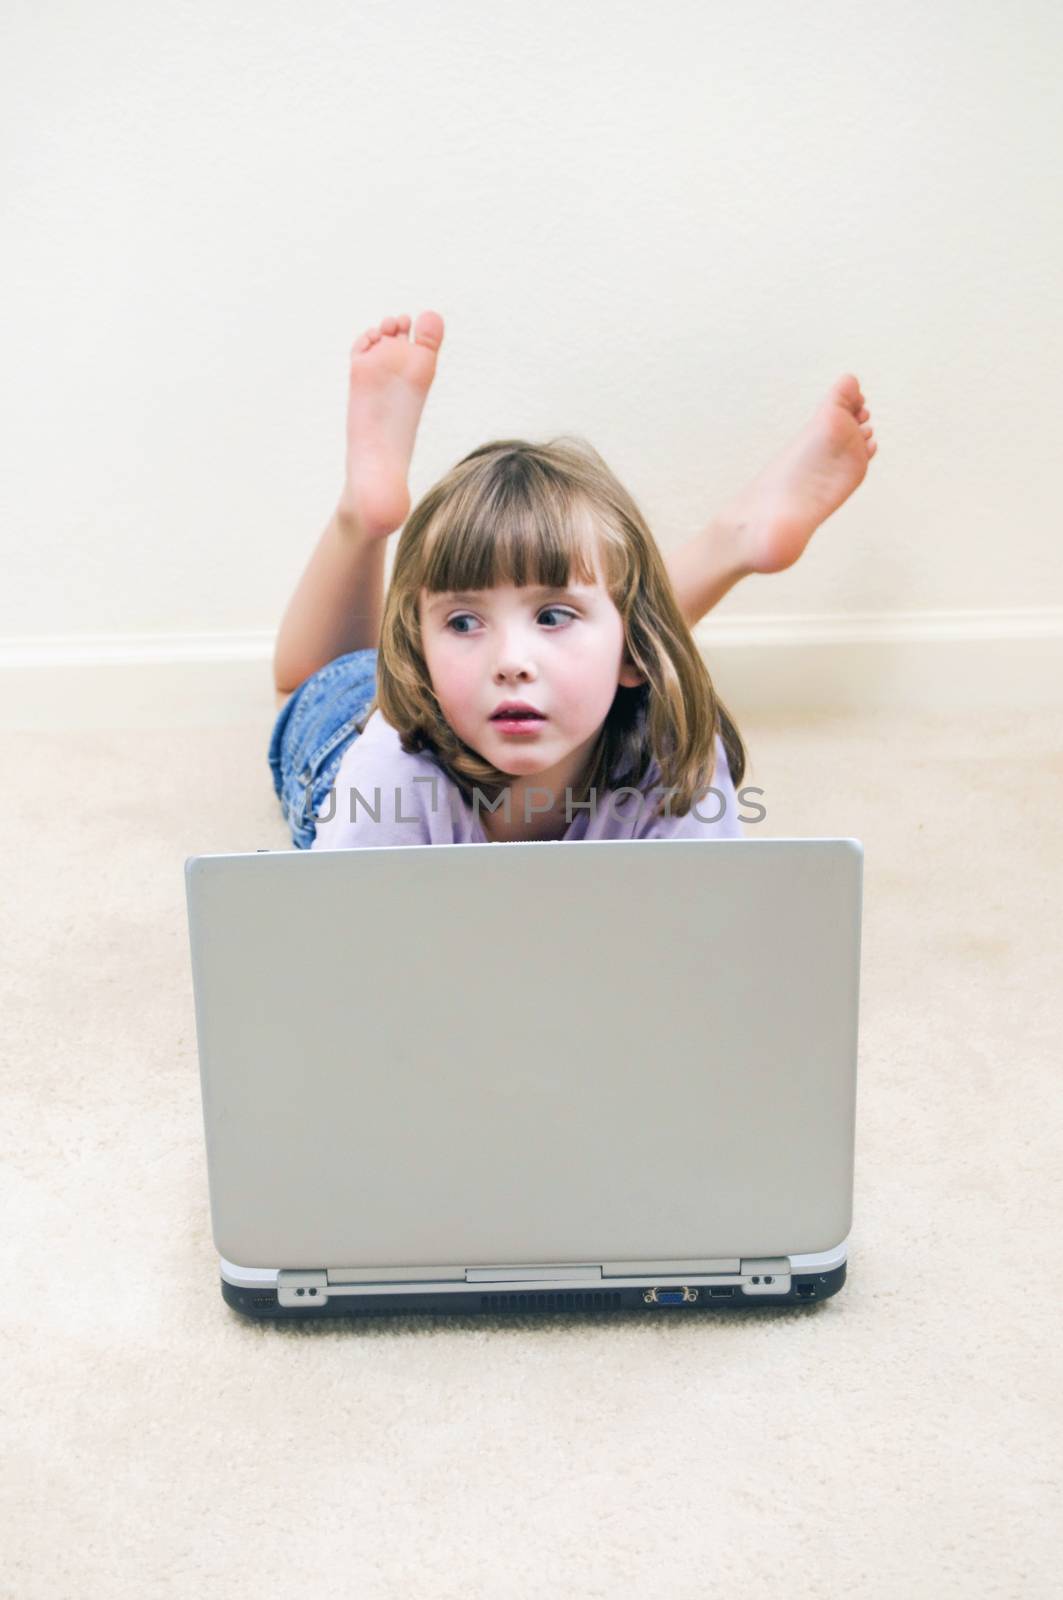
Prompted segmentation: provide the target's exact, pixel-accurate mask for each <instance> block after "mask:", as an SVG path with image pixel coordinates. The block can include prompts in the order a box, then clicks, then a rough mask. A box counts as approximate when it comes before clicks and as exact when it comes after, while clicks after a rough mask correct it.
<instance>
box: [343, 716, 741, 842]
mask: <svg viewBox="0 0 1063 1600" xmlns="http://www.w3.org/2000/svg"><path fill="white" fill-rule="evenodd" d="M662 793H663V790H662V789H661V787H660V768H659V767H658V766H657V763H656V762H653V763H651V766H650V768H649V771H648V772H647V774H646V776H645V777H644V778H643V780H642V783H641V785H640V786H639V787H638V788H637V789H636V788H633V787H632V788H624V787H622V786H621V785H619V784H618V785H617V787H616V788H615V789H607V790H606V791H605V792H604V793H599V794H598V795H597V797H596V804H595V806H594V809H593V810H591V809H589V802H590V796H588V801H587V804H585V805H584V808H583V809H582V810H577V809H576V807H575V804H573V808H572V821H571V823H570V824H569V826H568V828H567V829H566V830H565V833H564V835H563V836H562V839H561V841H560V842H562V843H567V842H568V841H570V840H577V839H741V838H743V837H744V835H743V832H742V825H741V823H740V822H739V820H738V800H737V797H736V795H735V791H734V785H733V783H732V782H731V774H730V771H729V769H728V766H727V757H726V754H725V753H724V748H723V742H722V740H721V739H720V738H719V735H717V739H716V767H715V771H714V773H713V779H712V788H711V789H709V790H708V792H707V793H706V794H705V795H703V796H702V798H701V799H700V800H698V801H696V802H695V805H694V806H693V807H692V809H691V810H690V811H688V812H687V814H686V816H683V817H679V816H675V817H668V816H663V817H657V816H655V815H654V811H655V809H656V807H657V805H658V804H659V802H660V799H661V795H662ZM477 798H478V797H477V796H476V795H475V794H474V796H473V801H474V803H473V804H470V803H469V802H468V801H466V800H465V798H464V796H463V795H462V793H461V790H460V789H459V788H458V786H457V784H456V783H455V782H454V781H453V779H452V778H449V777H448V776H447V774H446V773H445V772H444V771H443V769H442V767H441V766H440V765H439V763H438V762H437V761H436V760H435V759H434V757H433V756H432V755H431V754H430V753H429V752H428V751H424V750H422V751H419V752H417V754H415V755H410V754H409V753H408V752H407V751H405V750H404V749H403V748H402V744H401V742H400V740H399V735H398V733H397V731H396V729H395V728H393V727H392V726H391V724H390V723H389V722H385V720H384V717H383V715H382V713H381V712H380V711H379V710H376V711H374V712H373V714H372V716H371V717H370V718H369V721H368V722H367V723H366V726H365V731H364V732H363V733H362V734H361V735H360V736H359V737H358V738H357V739H356V740H355V741H354V743H353V744H352V745H351V746H350V747H349V748H348V750H347V751H346V752H345V753H344V756H343V760H342V761H341V763H340V766H339V770H338V771H337V773H336V779H335V783H334V785H333V788H332V791H331V792H330V793H329V794H327V795H326V796H325V798H324V800H323V801H322V803H321V806H320V807H319V815H320V817H321V819H322V820H320V821H319V822H318V823H317V831H316V834H315V837H314V842H313V844H312V846H311V849H313V850H349V849H352V848H353V847H355V846H364V845H394V844H487V843H489V842H490V841H489V840H488V838H487V836H486V834H485V833H484V830H483V826H482V823H481V821H480V815H479V814H478V813H479V812H483V813H486V812H487V810H488V802H487V799H486V797H484V798H483V800H481V801H479V803H478V806H477V804H476V803H475V802H477ZM555 798H556V799H558V800H562V799H563V797H562V796H556V797H555ZM574 800H575V797H574V796H573V801H574ZM536 801H538V802H539V803H540V804H541V805H542V806H543V808H544V809H545V808H546V807H547V805H548V801H547V797H546V793H545V789H543V790H540V793H539V794H538V796H535V795H531V796H530V798H529V799H528V801H527V805H528V808H529V814H530V816H531V819H532V821H533V822H534V818H535V815H536V813H535V809H534V807H535V804H536ZM513 804H514V802H512V800H511V805H513ZM699 813H700V815H699ZM495 815H497V816H500V817H501V816H504V815H505V811H504V803H503V804H500V805H499V806H498V808H497V810H496V812H495ZM513 820H514V821H517V820H519V819H518V818H517V817H516V816H515V815H514V817H513Z"/></svg>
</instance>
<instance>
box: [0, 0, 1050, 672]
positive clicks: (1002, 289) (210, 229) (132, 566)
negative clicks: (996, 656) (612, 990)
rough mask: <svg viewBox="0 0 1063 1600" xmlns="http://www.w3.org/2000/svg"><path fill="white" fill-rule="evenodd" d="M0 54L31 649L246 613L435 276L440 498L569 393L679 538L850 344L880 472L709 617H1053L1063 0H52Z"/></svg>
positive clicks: (276, 602) (434, 473)
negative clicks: (397, 327) (370, 372)
mask: <svg viewBox="0 0 1063 1600" xmlns="http://www.w3.org/2000/svg"><path fill="white" fill-rule="evenodd" d="M0 59H2V62H3V65H2V67H0V107H2V111H0V115H2V117H3V125H4V126H3V132H4V147H5V151H6V155H5V161H4V166H3V180H2V181H3V190H2V200H3V250H2V256H0V338H2V354H3V378H4V381H3V384H2V388H0V392H2V400H0V407H2V410H0V451H2V452H3V481H2V487H0V519H2V523H0V537H2V556H3V572H4V574H5V582H4V583H3V586H2V589H0V641H3V642H5V643H6V644H7V646H8V647H9V652H10V651H11V650H14V652H15V656H16V657H17V656H18V651H19V648H20V647H26V646H29V645H31V644H35V645H36V647H37V648H38V649H40V648H42V647H43V648H44V649H45V653H47V646H48V644H49V641H51V642H53V643H56V644H57V645H58V644H60V643H62V644H65V645H66V646H68V647H69V646H70V645H71V643H72V642H73V643H77V642H78V641H80V643H81V645H83V646H84V647H86V648H90V649H91V645H92V641H93V640H94V639H95V640H96V641H98V642H101V643H105V642H107V641H110V643H111V644H113V643H114V641H115V639H116V638H117V639H118V640H119V642H120V641H121V639H122V638H129V639H130V640H133V641H134V642H135V641H138V640H139V641H140V643H141V644H143V643H144V641H145V639H147V640H148V641H149V642H150V640H151V639H153V638H154V639H164V640H166V641H168V642H169V644H174V645H179V644H180V642H181V639H182V638H184V639H186V642H187V645H188V648H189V650H190V651H191V653H192V654H195V652H196V649H197V648H198V646H197V641H200V642H202V641H203V636H204V635H207V634H209V635H220V636H222V639H223V642H224V641H225V640H228V641H230V642H232V641H236V644H237V646H238V645H239V641H240V640H245V641H251V642H252V644H253V645H254V648H256V649H259V650H263V651H264V650H265V649H266V642H267V638H268V635H270V634H272V632H273V630H274V629H275V627H276V625H277V623H278V621H279V617H280V613H281V611H282V609H283V606H284V603H285V601H286V599H287V596H288V593H289V591H290V588H291V586H292V585H293V583H294V582H295V580H296V578H297V577H298V574H299V572H300V571H301V569H302V566H303V564H304V562H305V560H306V558H307V556H308V555H309V552H310V549H311V547H312V545H313V543H314V541H315V540H316V538H317V535H318V533H319V531H320V528H321V526H322V525H323V523H324V521H325V520H326V519H327V516H328V513H329V511H330V509H331V506H332V504H333V502H334V499H335V496H336V493H337V490H338V487H339V482H340V472H341V469H342V431H343V413H344V380H345V367H346V361H347V352H348V348H349V345H350V343H351V342H352V340H353V338H354V336H355V335H356V334H357V333H358V332H360V330H361V329H362V328H363V327H364V326H365V325H367V324H368V323H370V322H373V321H376V320H379V318H380V317H381V316H383V315H385V314H387V313H389V312H398V311H402V310H406V311H409V312H410V313H411V314H414V315H415V314H416V313H417V311H419V310H421V309H422V308H424V307H425V306H433V307H436V308H438V309H439V310H441V311H442V312H443V313H444V315H445V316H446V318H447V322H448V335H447V341H446V344H445V347H444V352H443V356H442V360H441V366H440V374H439V378H438V380H437V385H436V389H435V391H434V392H433V395H432V397H431V399H430V401H429V404H428V408H427V411H426V413H425V418H424V423H423V427H422V434H421V440H420V443H419V447H418V453H417V456H416V459H415V464H414V474H413V483H412V487H413V492H414V495H415V497H416V496H417V495H418V494H420V493H421V492H422V491H423V490H424V489H426V488H427V487H428V485H429V484H430V483H431V482H432V481H434V479H435V478H436V477H438V476H439V474H440V473H441V472H442V471H444V470H445V469H446V468H447V467H448V466H449V465H450V464H451V463H452V462H453V461H454V460H456V459H457V458H458V457H459V456H460V455H461V454H463V453H464V452H465V451H467V450H469V449H471V448H472V447H473V446H474V445H476V444H478V443H481V442H482V441H484V440H485V439H487V438H490V437H495V436H501V435H521V434H523V435H527V436H530V437H547V436H549V435H551V434H553V433H556V432H560V431H564V430H571V431H577V432H580V433H583V434H585V435H586V436H587V437H588V438H589V439H591V440H592V442H593V443H594V444H595V445H596V446H597V447H598V448H599V449H600V450H601V451H602V453H603V454H604V455H605V457H606V459H607V460H608V461H609V462H610V464H611V465H612V466H613V468H614V470H616V471H617V472H618V474H619V475H620V476H621V477H622V478H623V479H624V480H625V482H627V484H628V485H629V487H630V488H631V489H632V491H633V492H634V493H635V495H636V497H637V498H638V499H639V500H640V502H641V504H642V506H643V508H644V510H645V511H646V512H647V514H648V515H649V517H650V519H651V523H652V525H653V526H654V528H655V529H656V531H657V534H658V537H659V540H660V543H661V545H662V547H663V548H665V549H667V548H668V547H669V546H671V545H673V544H674V543H676V542H677V541H679V540H681V539H682V538H684V537H686V536H687V535H688V534H689V533H691V532H693V531H694V529H696V528H697V526H698V525H699V523H700V522H701V521H702V520H703V519H705V518H706V517H707V515H708V514H709V513H710V512H711V510H712V509H713V507H714V505H718V504H719V503H720V502H721V501H723V500H724V499H726V498H728V497H729V496H730V495H731V494H733V493H734V492H735V490H736V489H738V488H739V487H741V486H742V484H743V483H744V481H745V480H746V479H747V478H748V477H749V476H750V475H752V474H753V473H754V472H756V471H757V470H758V469H759V468H760V467H761V466H762V465H763V464H764V463H765V462H766V461H767V460H768V459H769V458H770V457H771V455H772V454H773V453H774V452H775V451H776V450H778V449H779V448H780V447H781V445H783V444H784V443H785V442H786V440H787V438H788V437H789V436H790V435H791V434H792V433H793V432H794V431H796V429H797V428H798V427H800V425H801V424H802V422H803V421H804V419H805V417H806V415H807V414H808V412H809V411H810V409H811V407H812V406H813V404H814V403H815V402H816V401H817V400H818V399H819V398H820V396H821V394H822V392H823V391H824V390H825V388H826V386H827V385H828V384H829V382H830V381H831V380H832V379H833V378H834V377H835V376H836V375H837V374H838V373H840V372H843V371H846V370H852V371H855V372H856V373H857V374H858V376H859V377H860V379H861V381H862V383H863V386H864V390H865V393H866V394H867V396H868V399H869V402H870V405H871V408H872V413H873V421H874V425H875V430H876V437H877V439H878V441H879V452H878V455H877V456H876V457H875V459H874V460H873V462H872V464H871V469H870V472H869V475H868V479H867V481H866V482H865V484H864V486H863V487H862V489H861V490H860V491H859V492H858V493H857V494H856V495H855V496H854V497H853V499H852V500H851V501H850V502H849V503H848V504H847V505H846V506H845V507H844V508H843V510H842V511H841V512H840V513H839V514H838V515H837V516H836V517H835V518H834V519H833V520H832V521H831V522H830V523H829V524H828V525H827V526H826V527H825V528H824V529H823V530H822V531H821V533H820V534H819V535H817V537H816V539H815V540H814V541H813V544H812V546H811V547H810V549H809V551H808V552H807V554H806V556H805V557H804V558H803V559H802V561H801V562H800V563H799V564H798V565H797V566H796V567H795V568H793V569H791V571H790V572H788V573H786V574H784V575H781V576H777V577H774V578H767V579H756V580H752V581H751V582H749V583H747V584H745V585H741V586H739V587H738V588H737V589H736V590H734V591H732V593H731V594H730V595H729V596H728V597H727V599H726V600H725V601H724V603H723V605H722V606H721V607H720V609H719V612H718V613H717V614H716V619H715V620H718V621H719V622H720V624H721V626H726V625H728V619H730V623H731V625H732V626H734V625H736V624H737V625H740V624H742V622H743V620H744V619H752V618H754V617H755V618H761V617H764V616H765V615H767V616H771V617H775V618H782V619H787V618H791V619H799V618H804V617H808V616H812V617H816V618H821V617H826V618H828V619H831V618H838V617H841V618H843V619H844V618H846V617H848V616H849V615H850V614H854V613H855V614H856V615H857V616H858V617H865V618H871V619H872V624H873V625H879V624H881V622H882V619H883V618H886V619H887V621H888V619H889V618H891V617H894V616H895V615H896V614H900V615H901V616H902V617H907V618H908V619H909V621H910V620H911V618H912V616H913V614H914V615H915V617H916V620H917V621H918V618H919V617H920V616H923V615H924V614H925V615H926V616H927V617H930V618H933V617H938V616H940V615H941V614H942V613H947V614H948V615H949V616H950V617H951V616H952V614H953V613H957V612H958V613H960V614H961V616H962V614H967V613H972V614H975V616H976V617H977V618H981V619H983V620H984V619H985V618H986V617H987V615H989V614H994V615H997V614H999V617H1000V618H1002V619H1004V621H1003V622H1002V624H1001V625H1002V626H1003V627H1004V629H1005V632H1007V630H1008V628H1009V627H1012V625H1013V624H1014V625H1015V626H1017V627H1018V629H1019V632H1020V633H1021V632H1022V631H1023V629H1024V627H1026V623H1029V624H1030V625H1031V626H1033V627H1034V631H1035V632H1036V631H1037V629H1038V628H1040V629H1041V631H1042V632H1045V631H1047V632H1048V633H1052V632H1053V630H1055V631H1056V632H1058V620H1059V617H1060V616H1061V615H1063V612H1061V611H1060V609H1059V608H1060V607H1061V605H1063V557H1061V553H1060V552H1061V528H1060V514H1059V489H1058V484H1059V463H1060V405H1059V385H1060V373H1061V370H1063V335H1061V326H1060V319H1059V311H1058V288H1059V283H1060V281H1061V256H1063V219H1061V213H1060V191H1059V166H1058V161H1059V155H1058V152H1059V150H1060V148H1061V147H1063V118H1061V114H1060V109H1059V107H1060V99H1059V95H1058V92H1057V91H1058V81H1059V77H1060V71H1061V69H1063V14H1061V12H1060V10H1059V8H1058V7H1057V6H1055V5H1054V4H1051V3H1049V0H1036V3H1034V0H1026V3H1024V4H1023V5H1021V6H1020V7H1019V8H1017V9H1010V10H1009V9H1007V8H1005V7H1004V6H1003V5H998V4H985V3H977V4H971V0H946V3H942V4H938V5H936V6H934V7H932V8H927V7H926V6H925V5H923V4H916V3H914V0H904V3H900V4H896V3H891V4H890V5H888V6H886V7H878V8H875V7H872V8H870V9H868V8H862V7H854V6H852V5H850V4H848V3H840V0H838V3H828V4H816V5H804V4H800V5H793V4H789V3H783V0H772V3H766V4H765V3H762V4H760V5H758V6H756V7H752V8H751V7H742V6H735V5H733V4H731V3H728V4H723V3H719V0H710V3H706V0H679V3H672V4H664V5H662V6H656V7H649V6H646V5H645V4H643V3H641V0H638V3H636V0H608V3H602V4H582V5H580V4H571V3H567V4H561V3H557V0H536V3H535V4H534V5H533V4H530V3H528V4H523V5H509V6H506V5H501V4H498V3H492V0H464V3H457V4H454V3H448V4H445V5H440V4H437V3H427V0H425V3H418V4H414V3H406V4H402V3H399V4H393V3H389V4H385V3H360V4H352V3H350V0H346V3H340V0H317V3H315V4H313V5H312V6H310V7H308V8H304V9H302V10H299V9H297V8H294V7H292V6H291V5H290V4H288V3H283V4H281V3H279V0H254V3H253V4H252V3H250V0H239V3H235V4H232V3H230V4H227V5H225V6H221V7H219V6H217V5H213V4H211V5H207V4H202V5H171V6H166V7H164V6H161V5H144V4H142V3H134V0H96V3H95V4H94V5H93V6H91V7H86V6H84V5H77V4H66V5H62V4H56V3H49V0H44V3H42V4H37V5H35V6H34V7H33V8H32V9H31V8H30V7H29V6H26V5H20V6H19V7H18V8H17V9H14V8H12V7H8V8H5V11H4V16H3V20H2V22H0ZM875 619H877V623H876V621H875ZM1024 619H1025V621H1024ZM1013 631H1014V630H1013ZM1026 631H1027V632H1028V631H1029V628H1028V627H1027V628H1026ZM216 642H217V641H216V640H215V643H216ZM24 653H25V652H24Z"/></svg>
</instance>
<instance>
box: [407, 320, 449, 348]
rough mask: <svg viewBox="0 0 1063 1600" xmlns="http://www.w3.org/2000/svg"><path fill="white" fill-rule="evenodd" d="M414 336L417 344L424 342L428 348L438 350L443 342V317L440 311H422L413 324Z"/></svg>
mask: <svg viewBox="0 0 1063 1600" xmlns="http://www.w3.org/2000/svg"><path fill="white" fill-rule="evenodd" d="M413 338H414V343H415V344H423V345H424V346H425V348H426V349H427V350H438V349H439V346H440V345H441V344H442V343H443V318H442V317H441V316H440V315H439V312H438V311H422V312H421V315H420V316H419V317H418V318H417V321H416V322H415V323H414V325H413Z"/></svg>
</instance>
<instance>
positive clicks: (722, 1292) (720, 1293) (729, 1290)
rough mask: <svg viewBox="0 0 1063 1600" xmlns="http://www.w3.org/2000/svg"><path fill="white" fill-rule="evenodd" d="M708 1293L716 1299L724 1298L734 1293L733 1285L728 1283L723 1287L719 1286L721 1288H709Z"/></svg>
mask: <svg viewBox="0 0 1063 1600" xmlns="http://www.w3.org/2000/svg"><path fill="white" fill-rule="evenodd" d="M709 1293H710V1295H712V1296H713V1298H714V1299H716V1300H725V1299H727V1298H728V1297H729V1296H730V1295H733V1294H734V1285H733V1284H728V1285H727V1286H726V1287H725V1288H721V1289H711V1288H710V1290H709Z"/></svg>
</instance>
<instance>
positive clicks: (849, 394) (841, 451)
mask: <svg viewBox="0 0 1063 1600" xmlns="http://www.w3.org/2000/svg"><path fill="white" fill-rule="evenodd" d="M870 415H871V413H870V411H869V410H868V409H867V406H866V405H865V404H864V396H863V394H862V393H861V392H860V384H859V381H858V380H857V378H855V377H854V376H853V374H852V373H851V372H849V373H846V374H845V375H844V376H843V377H841V378H838V379H837V380H836V381H835V383H834V384H833V385H832V386H831V388H830V390H829V392H828V394H827V397H826V399H825V400H824V401H823V403H822V405H820V407H819V409H818V410H817V411H815V412H814V413H813V415H812V418H811V420H810V421H809V422H808V424H807V425H806V427H805V429H804V431H803V432H802V433H800V434H798V436H797V438H796V439H794V440H793V442H792V443H791V444H790V445H789V446H788V447H787V448H786V449H785V450H784V451H783V452H782V454H781V455H780V456H777V457H776V459H775V460H774V461H773V462H772V464H771V465H770V466H769V467H767V468H766V469H765V471H764V472H762V473H761V475H760V477H759V478H757V479H756V480H755V481H754V482H753V483H752V484H751V485H750V486H749V488H748V489H746V490H745V491H744V492H743V493H742V494H740V495H739V496H738V497H737V499H736V500H734V501H732V503H731V504H730V505H729V506H728V507H727V510H726V512H725V513H724V514H723V517H722V518H721V521H722V522H724V523H726V524H729V525H730V527H731V529H732V531H733V534H734V536H735V539H736V549H737V556H738V562H739V565H740V567H741V569H742V570H743V571H745V572H782V571H783V570H784V569H785V568H786V567H790V566H792V565H793V563H794V562H795V561H796V560H797V558H798V556H799V555H800V554H801V552H802V551H803V550H804V548H805V546H806V545H807V543H808V541H809V539H811V537H812V535H813V533H815V531H816V529H817V528H818V527H819V525H820V523H821V522H825V521H826V519H827V518H828V517H829V516H830V514H831V512H832V511H837V509H838V507H839V506H840V505H841V504H842V503H843V502H844V501H845V500H847V499H848V498H849V496H850V495H851V494H852V492H853V490H854V489H855V488H856V487H857V485H858V484H860V483H861V482H862V481H863V478H864V474H865V473H866V472H867V464H868V462H869V461H870V460H871V457H872V456H873V455H874V453H875V451H876V450H877V449H878V446H877V444H876V443H875V441H874V439H873V438H872V431H873V430H872V427H871V423H870V422H869V420H868V419H869V417H870Z"/></svg>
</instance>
